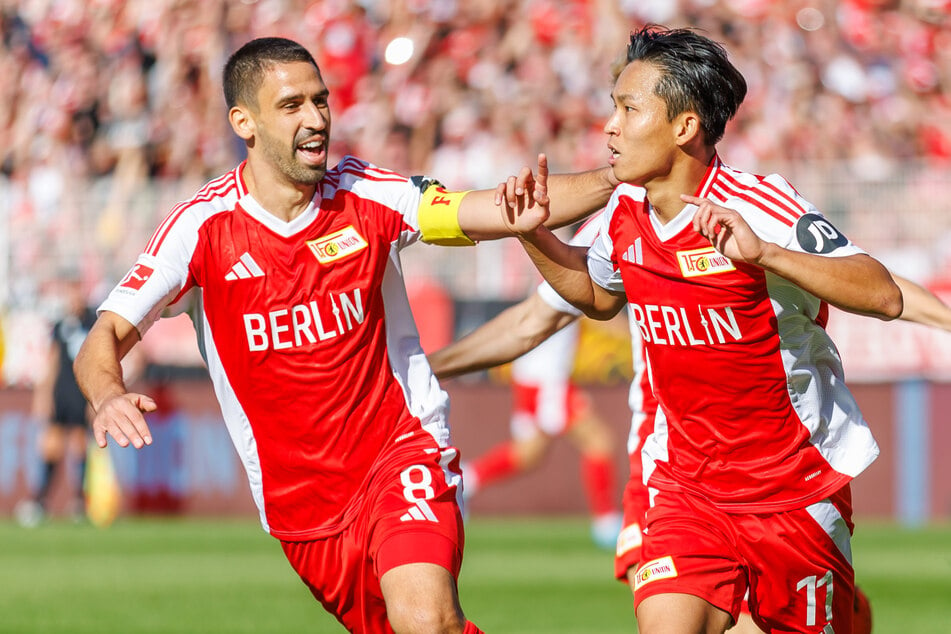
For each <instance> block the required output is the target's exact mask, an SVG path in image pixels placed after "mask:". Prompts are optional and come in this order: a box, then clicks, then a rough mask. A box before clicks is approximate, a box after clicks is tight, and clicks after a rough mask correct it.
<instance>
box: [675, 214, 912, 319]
mask: <svg viewBox="0 0 951 634" xmlns="http://www.w3.org/2000/svg"><path fill="white" fill-rule="evenodd" d="M680 198H681V200H683V201H684V202H686V203H691V204H694V205H697V212H696V214H694V217H693V228H694V230H695V231H697V232H698V233H700V234H701V235H702V236H704V237H705V238H707V239H708V240H710V243H711V244H712V245H713V246H714V247H715V248H716V250H717V251H719V252H720V253H722V254H723V255H725V256H727V257H728V258H730V259H731V260H734V261H737V262H746V263H748V264H754V265H756V266H759V267H761V268H763V269H765V270H767V271H771V272H773V273H775V274H776V275H779V276H780V277H783V278H785V279H787V280H789V281H790V282H793V283H794V284H796V285H797V286H799V287H800V288H802V289H803V290H805V291H808V292H809V293H812V294H813V295H815V296H816V297H818V298H819V299H822V300H824V301H827V302H829V303H830V304H832V305H833V306H836V307H837V308H841V309H842V310H846V311H849V312H852V313H858V314H862V315H869V316H872V317H878V318H880V319H885V320H888V319H895V318H896V317H898V316H899V315H900V314H901V312H902V297H901V290H900V289H899V288H898V285H897V284H895V282H894V281H893V280H892V277H891V275H890V274H889V272H888V269H886V268H885V267H884V266H882V264H881V263H880V262H878V260H876V259H874V258H872V257H871V256H869V255H865V254H857V255H849V256H844V257H823V256H820V255H813V254H811V253H801V252H798V251H792V250H790V249H785V248H783V247H781V246H779V245H778V244H775V243H772V242H767V241H765V240H763V239H761V238H760V237H759V236H758V235H756V233H754V232H753V230H752V229H751V228H750V226H749V225H748V224H747V223H746V221H745V220H744V219H743V217H742V216H740V214H739V213H737V212H736V211H735V210H733V209H727V208H726V207H721V206H720V205H717V204H715V203H713V202H710V201H709V200H707V199H705V198H697V197H696V196H688V195H681V197H680Z"/></svg>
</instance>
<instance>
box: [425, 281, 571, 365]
mask: <svg viewBox="0 0 951 634" xmlns="http://www.w3.org/2000/svg"><path fill="white" fill-rule="evenodd" d="M576 318H577V316H576V315H574V314H572V313H564V312H561V311H559V310H556V309H554V308H552V307H551V306H550V305H549V304H548V302H546V301H545V300H544V299H542V297H541V295H539V294H538V293H532V294H531V296H529V297H527V298H526V299H523V300H522V301H521V302H519V303H518V304H515V305H514V306H511V307H509V308H507V309H505V310H504V311H502V312H501V313H499V314H498V315H497V316H496V317H494V318H493V319H491V320H489V321H487V322H486V323H484V324H482V325H481V326H479V327H478V328H476V329H475V330H473V331H472V332H470V333H469V334H468V335H466V336H465V337H463V338H461V339H459V341H455V342H453V343H451V344H449V345H448V346H446V347H445V348H441V349H439V350H437V351H435V352H433V353H432V354H430V355H429V365H430V366H432V369H433V372H434V373H435V374H436V376H437V377H439V378H441V379H445V378H450V377H454V376H459V375H460V374H466V373H469V372H475V371H477V370H485V369H486V368H493V367H495V366H498V365H502V364H503V363H508V362H509V361H512V360H514V359H517V358H518V357H520V356H522V355H523V354H525V353H526V352H528V351H529V350H532V349H534V348H536V347H537V346H538V345H539V344H541V342H543V341H545V340H546V339H548V338H549V337H550V336H552V335H553V334H555V333H556V332H558V331H559V330H561V329H562V328H564V327H565V326H567V325H568V324H570V323H571V322H573V321H574V320H575V319H576Z"/></svg>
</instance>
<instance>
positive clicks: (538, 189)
mask: <svg viewBox="0 0 951 634" xmlns="http://www.w3.org/2000/svg"><path fill="white" fill-rule="evenodd" d="M532 198H534V200H535V201H536V202H537V203H539V204H540V205H547V204H548V203H549V202H550V201H549V199H548V157H547V156H545V154H539V155H538V176H537V177H536V178H535V189H534V191H533V192H532Z"/></svg>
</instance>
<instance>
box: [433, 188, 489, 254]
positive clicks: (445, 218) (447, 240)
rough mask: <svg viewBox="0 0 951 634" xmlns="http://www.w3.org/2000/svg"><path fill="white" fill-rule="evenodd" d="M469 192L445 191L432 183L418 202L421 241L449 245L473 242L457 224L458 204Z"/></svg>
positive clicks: (467, 244)
mask: <svg viewBox="0 0 951 634" xmlns="http://www.w3.org/2000/svg"><path fill="white" fill-rule="evenodd" d="M468 193H469V192H467V191H465V192H447V191H446V190H445V189H443V188H442V187H440V186H439V185H437V184H435V183H433V184H432V185H430V186H429V187H428V188H427V189H426V191H425V192H423V199H422V200H421V201H420V203H419V231H420V233H421V234H422V238H423V242H428V243H429V244H439V245H442V246H449V247H463V246H466V247H468V246H472V245H474V244H475V242H473V241H472V240H471V239H470V238H469V236H467V235H466V234H465V233H464V232H463V231H462V228H461V227H460V226H459V204H460V203H461V202H462V199H463V198H465V196H466V194H468Z"/></svg>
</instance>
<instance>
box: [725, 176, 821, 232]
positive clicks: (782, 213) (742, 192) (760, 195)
mask: <svg viewBox="0 0 951 634" xmlns="http://www.w3.org/2000/svg"><path fill="white" fill-rule="evenodd" d="M717 186H718V187H719V189H720V191H721V192H727V193H732V195H733V196H735V197H737V198H740V199H742V200H746V201H747V202H750V203H752V204H754V205H756V206H757V207H760V208H761V209H762V210H763V211H765V212H766V213H768V214H770V215H771V216H773V217H775V218H777V219H780V220H782V221H783V222H786V223H787V224H790V225H792V224H794V223H795V222H796V221H797V220H798V219H799V218H800V217H801V216H802V215H803V214H804V213H805V210H804V209H802V208H801V207H797V206H789V205H785V204H783V203H782V202H781V201H779V200H777V199H776V198H775V197H774V196H772V195H770V194H769V193H768V192H767V191H765V190H764V189H763V188H762V187H760V186H756V187H744V186H743V185H742V184H741V183H738V182H736V181H731V180H730V179H726V178H724V179H723V180H722V181H720V182H719V183H718V184H717Z"/></svg>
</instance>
